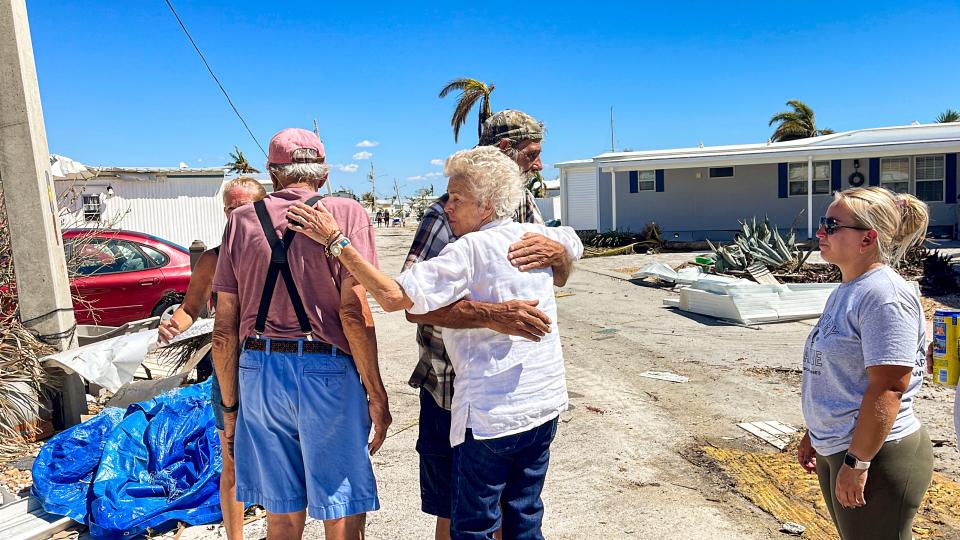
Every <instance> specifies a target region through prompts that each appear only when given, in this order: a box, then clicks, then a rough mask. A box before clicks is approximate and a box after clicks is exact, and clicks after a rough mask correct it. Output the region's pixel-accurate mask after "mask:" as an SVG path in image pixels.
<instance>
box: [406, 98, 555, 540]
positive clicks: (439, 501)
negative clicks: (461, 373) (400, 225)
mask: <svg viewBox="0 0 960 540" xmlns="http://www.w3.org/2000/svg"><path fill="white" fill-rule="evenodd" d="M542 141H543V125H542V124H541V123H540V122H537V121H536V120H535V119H534V118H533V117H531V116H530V115H528V114H526V113H523V112H520V111H514V110H510V109H507V110H504V111H500V112H498V113H496V114H494V115H493V116H491V117H490V118H488V119H487V120H486V121H485V122H484V124H483V132H482V134H481V136H480V145H484V146H498V147H499V148H500V150H501V151H503V153H504V154H506V155H507V156H509V157H510V158H511V159H513V160H514V161H515V162H517V165H518V166H519V167H520V170H521V171H523V174H524V178H525V179H529V178H531V177H532V176H533V175H534V174H535V173H537V172H538V171H540V170H542V169H543V164H542V163H541V161H540V150H541V142H542ZM446 201H447V195H446V194H444V195H443V196H442V197H440V198H439V199H437V200H436V201H435V202H434V203H433V204H431V205H430V207H429V208H428V209H427V210H426V212H424V214H423V218H422V219H421V220H420V226H419V228H418V229H417V234H416V236H415V237H414V239H413V245H412V246H411V247H410V253H409V254H408V255H407V260H406V261H405V262H404V265H403V269H404V270H406V269H407V268H409V267H410V266H411V265H413V264H414V263H417V262H420V261H425V260H427V259H430V258H433V257H435V256H436V255H438V254H439V253H440V251H442V250H443V248H444V247H445V246H446V245H447V244H449V243H450V242H453V241H455V240H456V239H457V238H456V236H454V234H453V231H452V230H451V228H450V224H449V222H448V221H447V215H446V213H445V212H444V204H446ZM514 219H515V220H516V221H518V222H524V223H543V217H542V216H541V215H540V210H539V209H538V208H537V205H536V202H535V201H534V197H533V194H532V193H530V191H529V190H527V192H526V196H525V198H524V203H523V204H522V205H521V207H520V208H518V209H517V213H516V215H515V216H514ZM507 256H508V258H509V259H510V261H511V263H512V264H513V265H514V266H516V267H517V268H519V269H520V270H521V271H528V270H534V269H539V268H547V267H551V268H553V274H554V284H555V285H557V286H561V287H562V286H563V285H564V284H565V283H566V281H567V278H568V277H569V275H570V270H571V268H572V266H573V262H572V261H570V260H569V259H568V258H567V255H566V251H565V250H564V248H563V246H562V245H561V244H559V243H557V242H554V241H552V240H550V239H548V238H546V237H545V236H543V235H539V234H528V235H526V236H524V238H523V239H522V240H521V241H520V242H518V243H516V244H514V245H512V246H510V253H509V254H508V255H507ZM536 305H537V300H511V301H509V302H504V303H502V304H487V303H483V302H473V301H470V300H466V299H464V300H460V301H458V302H455V303H454V304H451V305H450V306H447V307H445V308H441V309H439V310H437V311H434V312H431V313H427V314H426V315H411V314H409V313H408V314H407V320H408V321H410V322H415V323H417V343H418V344H419V346H420V360H419V362H418V363H417V367H416V369H414V371H413V374H412V375H411V376H410V386H412V387H414V388H420V435H419V438H418V439H417V452H419V454H420V497H421V508H422V510H423V511H424V512H426V513H428V514H431V515H435V516H437V527H436V538H437V540H440V539H448V538H450V504H451V500H452V498H451V493H450V476H451V466H452V465H451V462H452V456H453V449H452V448H451V447H450V404H451V399H452V397H453V380H454V377H455V374H454V372H453V366H452V365H451V363H450V359H449V358H448V357H447V353H446V350H445V349H444V346H443V337H442V328H441V327H445V328H489V329H491V330H494V331H496V332H500V333H503V334H511V335H515V336H521V337H525V338H527V339H531V340H534V341H539V340H540V336H543V335H544V334H545V333H546V332H549V331H550V319H549V317H547V316H546V315H544V314H543V312H541V311H540V310H538V309H537V308H536Z"/></svg>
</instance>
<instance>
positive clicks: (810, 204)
mask: <svg viewBox="0 0 960 540" xmlns="http://www.w3.org/2000/svg"><path fill="white" fill-rule="evenodd" d="M810 238H813V156H807V239H808V240H809V239H810Z"/></svg>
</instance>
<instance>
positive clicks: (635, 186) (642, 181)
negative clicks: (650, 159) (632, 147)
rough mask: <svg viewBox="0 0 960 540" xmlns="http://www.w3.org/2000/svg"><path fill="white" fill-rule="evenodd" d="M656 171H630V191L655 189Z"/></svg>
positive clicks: (637, 191)
mask: <svg viewBox="0 0 960 540" xmlns="http://www.w3.org/2000/svg"><path fill="white" fill-rule="evenodd" d="M656 189H657V185H656V173H655V172H654V171H630V193H639V192H641V191H655V190H656Z"/></svg>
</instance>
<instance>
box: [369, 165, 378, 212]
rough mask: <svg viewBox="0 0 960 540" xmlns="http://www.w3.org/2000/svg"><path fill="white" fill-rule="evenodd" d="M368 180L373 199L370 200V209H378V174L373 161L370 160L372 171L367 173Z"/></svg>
mask: <svg viewBox="0 0 960 540" xmlns="http://www.w3.org/2000/svg"><path fill="white" fill-rule="evenodd" d="M367 180H369V181H370V195H371V197H372V198H373V201H371V202H370V209H371V210H376V209H377V175H376V173H375V172H374V170H373V161H371V162H370V172H369V173H367Z"/></svg>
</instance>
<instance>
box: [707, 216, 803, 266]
mask: <svg viewBox="0 0 960 540" xmlns="http://www.w3.org/2000/svg"><path fill="white" fill-rule="evenodd" d="M740 228H741V231H740V233H738V234H737V237H736V239H735V240H734V241H733V243H732V244H728V245H726V246H715V245H714V244H713V243H712V242H710V241H709V240H707V243H708V244H709V245H710V249H712V250H713V252H714V255H715V257H714V260H715V261H716V269H717V271H718V272H726V271H728V270H741V271H743V270H746V269H747V267H748V266H750V265H751V264H754V263H760V264H762V265H764V266H766V267H768V268H770V269H778V268H782V267H784V266H788V265H794V266H796V267H799V266H800V265H802V264H803V262H804V261H806V258H807V257H808V256H809V252H807V253H806V255H803V254H801V253H800V251H799V250H798V249H797V245H796V244H797V237H796V233H795V232H794V231H793V229H790V234H789V235H788V236H787V238H786V239H784V238H783V237H782V236H781V235H780V231H779V230H777V227H776V226H775V225H771V224H770V220H769V219H764V220H763V221H760V222H758V221H757V218H756V217H754V218H753V220H751V221H747V220H743V221H741V222H740Z"/></svg>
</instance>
